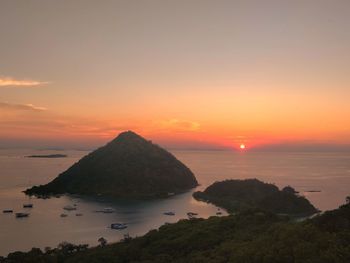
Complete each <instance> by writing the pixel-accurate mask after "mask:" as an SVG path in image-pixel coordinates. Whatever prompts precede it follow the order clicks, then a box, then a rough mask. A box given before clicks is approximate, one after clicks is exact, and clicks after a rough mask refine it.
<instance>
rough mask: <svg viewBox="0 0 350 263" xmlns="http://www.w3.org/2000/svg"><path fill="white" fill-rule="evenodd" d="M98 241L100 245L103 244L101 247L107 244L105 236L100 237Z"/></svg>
mask: <svg viewBox="0 0 350 263" xmlns="http://www.w3.org/2000/svg"><path fill="white" fill-rule="evenodd" d="M98 242H99V243H100V246H101V247H104V246H106V245H107V239H105V238H104V237H100V238H99V239H98Z"/></svg>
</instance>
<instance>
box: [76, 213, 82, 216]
mask: <svg viewBox="0 0 350 263" xmlns="http://www.w3.org/2000/svg"><path fill="white" fill-rule="evenodd" d="M82 215H83V214H81V213H77V214H75V216H82Z"/></svg>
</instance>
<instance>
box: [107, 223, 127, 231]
mask: <svg viewBox="0 0 350 263" xmlns="http://www.w3.org/2000/svg"><path fill="white" fill-rule="evenodd" d="M127 227H128V226H127V225H126V224H123V223H113V224H111V228H112V229H117V230H122V229H125V228H127Z"/></svg>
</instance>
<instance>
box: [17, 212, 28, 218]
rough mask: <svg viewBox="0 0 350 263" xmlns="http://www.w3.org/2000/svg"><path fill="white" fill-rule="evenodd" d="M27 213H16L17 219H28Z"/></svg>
mask: <svg viewBox="0 0 350 263" xmlns="http://www.w3.org/2000/svg"><path fill="white" fill-rule="evenodd" d="M28 216H29V213H16V217H17V218H22V217H28Z"/></svg>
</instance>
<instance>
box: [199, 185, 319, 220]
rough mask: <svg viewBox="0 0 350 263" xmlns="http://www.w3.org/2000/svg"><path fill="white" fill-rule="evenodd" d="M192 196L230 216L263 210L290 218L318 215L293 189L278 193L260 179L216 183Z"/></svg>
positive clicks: (289, 188) (289, 187)
mask: <svg viewBox="0 0 350 263" xmlns="http://www.w3.org/2000/svg"><path fill="white" fill-rule="evenodd" d="M193 196H194V198H195V199H197V200H201V201H205V202H210V203H213V204H215V205H217V206H220V207H223V208H225V209H226V210H227V211H228V212H231V213H235V212H239V211H244V210H249V209H260V210H263V211H268V212H272V213H277V214H287V215H291V216H310V215H313V214H315V213H317V212H319V211H318V210H317V209H316V208H315V207H314V206H313V205H312V204H311V203H310V202H309V201H308V200H307V199H306V198H305V197H302V196H299V195H298V194H297V191H295V190H294V189H293V188H292V187H291V186H286V187H285V188H283V189H282V190H279V189H278V187H277V186H275V185H273V184H268V183H264V182H261V181H259V180H257V179H246V180H225V181H222V182H215V183H214V184H212V185H210V186H209V187H208V188H206V189H205V190H204V191H203V192H195V193H194V194H193Z"/></svg>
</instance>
